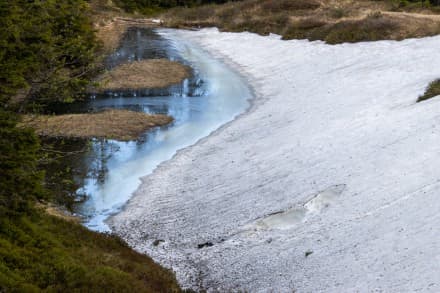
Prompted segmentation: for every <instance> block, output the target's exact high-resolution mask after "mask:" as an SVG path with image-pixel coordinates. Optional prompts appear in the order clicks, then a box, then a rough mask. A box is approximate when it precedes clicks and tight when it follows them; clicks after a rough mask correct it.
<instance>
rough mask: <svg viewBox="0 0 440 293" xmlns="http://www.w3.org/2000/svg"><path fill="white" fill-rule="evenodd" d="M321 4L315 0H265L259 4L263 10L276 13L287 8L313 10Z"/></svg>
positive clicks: (287, 9)
mask: <svg viewBox="0 0 440 293" xmlns="http://www.w3.org/2000/svg"><path fill="white" fill-rule="evenodd" d="M320 6H321V4H320V3H319V2H318V1H315V0H266V1H264V2H263V3H262V4H261V8H262V9H263V10H265V11H268V12H272V13H274V12H275V13H276V12H282V11H289V10H314V9H317V8H319V7H320Z"/></svg>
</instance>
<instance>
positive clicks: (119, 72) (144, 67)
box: [98, 59, 191, 91]
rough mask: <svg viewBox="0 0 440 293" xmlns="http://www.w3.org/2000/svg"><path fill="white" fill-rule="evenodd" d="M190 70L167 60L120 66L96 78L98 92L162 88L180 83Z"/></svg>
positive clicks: (136, 62) (145, 61) (137, 62)
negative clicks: (98, 84)
mask: <svg viewBox="0 0 440 293" xmlns="http://www.w3.org/2000/svg"><path fill="white" fill-rule="evenodd" d="M190 75H191V69H190V68H189V67H188V66H185V65H183V64H181V63H178V62H173V61H169V60H167V59H151V60H143V61H135V62H131V63H126V64H122V65H120V66H117V67H115V68H114V69H112V70H110V71H108V72H106V73H104V74H103V75H102V76H101V77H99V78H98V82H99V83H100V87H99V88H98V90H99V91H103V90H127V89H147V88H163V87H167V86H171V85H173V84H178V83H181V82H182V81H183V80H184V79H185V78H188V77H189V76H190Z"/></svg>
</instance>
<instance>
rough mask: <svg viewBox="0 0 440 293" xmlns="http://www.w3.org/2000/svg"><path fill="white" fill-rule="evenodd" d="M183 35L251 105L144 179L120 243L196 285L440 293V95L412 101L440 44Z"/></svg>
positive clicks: (434, 74)
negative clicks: (249, 94)
mask: <svg viewBox="0 0 440 293" xmlns="http://www.w3.org/2000/svg"><path fill="white" fill-rule="evenodd" d="M173 34H174V35H175V36H176V37H177V38H184V39H186V40H188V41H190V42H193V43H194V44H197V45H199V46H202V47H203V48H204V49H205V50H207V51H208V52H210V53H211V54H212V55H214V56H216V57H218V58H222V59H223V60H224V62H227V63H228V64H229V65H230V66H232V67H234V68H235V69H237V70H238V71H240V72H241V74H242V75H243V76H244V77H246V78H247V80H248V82H249V84H250V86H252V87H253V90H254V93H255V98H254V100H253V105H252V106H251V108H250V109H249V110H248V112H247V113H245V114H243V115H241V116H239V117H238V118H237V119H236V120H234V121H233V122H232V123H229V124H227V125H225V126H224V127H222V128H220V129H219V130H218V131H216V132H214V133H213V134H211V135H210V136H209V137H207V138H205V139H203V140H201V141H199V142H198V143H197V144H196V145H194V146H192V147H189V148H186V149H184V150H182V151H180V152H179V153H178V154H177V155H176V156H175V157H174V158H173V159H171V160H169V161H167V162H165V163H163V164H162V165H160V166H159V167H158V168H157V169H156V170H155V172H154V173H153V174H152V175H150V176H147V177H145V178H143V180H142V181H143V183H142V184H141V186H140V187H139V189H138V190H137V191H136V192H135V194H134V196H133V198H132V199H131V200H130V201H129V203H128V204H127V206H126V207H125V209H124V210H123V211H122V212H121V213H119V214H118V215H116V216H115V217H113V218H112V219H111V220H110V225H111V226H112V228H113V229H114V231H115V232H116V233H118V234H119V235H121V236H122V237H123V238H124V239H126V240H127V241H128V243H129V244H130V245H131V246H133V247H135V248H136V249H137V250H139V251H141V252H145V253H147V254H149V255H150V256H152V257H153V259H155V260H156V261H158V262H160V263H161V264H163V265H165V266H168V267H171V268H172V269H173V270H175V271H176V275H177V278H178V280H179V282H180V283H181V284H182V286H183V287H190V288H194V289H206V290H208V291H237V290H242V291H249V292H268V291H271V292H292V290H296V291H297V292H371V291H386V292H409V291H424V292H427V291H431V292H439V291H440V233H439V232H440V198H439V196H440V170H439V166H440V97H439V98H434V99H431V100H428V101H426V102H422V103H416V100H417V97H418V96H419V95H421V94H422V93H423V92H424V89H425V87H426V86H427V84H428V83H429V82H430V81H432V80H434V79H436V78H439V77H440V54H439V53H438V52H439V49H440V37H430V38H424V39H409V40H405V41H401V42H395V41H380V42H366V43H357V44H342V45H336V46H330V45H326V44H324V43H322V42H308V41H298V40H292V41H282V40H279V38H277V37H276V36H269V37H262V36H258V35H255V34H251V33H220V32H218V31H217V30H215V29H204V30H201V31H197V32H196V31H191V32H190V31H174V32H173ZM223 86H225V87H227V86H228V85H227V84H224V85H223ZM155 240H163V242H162V241H160V244H159V245H157V246H155V245H154V244H157V243H158V242H157V241H156V242H155Z"/></svg>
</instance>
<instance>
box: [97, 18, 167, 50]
mask: <svg viewBox="0 0 440 293" xmlns="http://www.w3.org/2000/svg"><path fill="white" fill-rule="evenodd" d="M117 15H118V14H111V15H99V16H95V23H94V26H95V29H96V37H97V38H98V40H99V41H100V42H101V43H102V47H103V51H104V53H106V54H109V53H111V52H112V51H114V50H116V49H117V48H118V46H119V44H120V42H121V39H122V37H123V36H124V33H125V32H126V31H127V29H128V28H130V27H157V26H158V25H160V23H156V22H154V21H153V20H151V19H144V18H131V17H129V16H127V17H120V16H117Z"/></svg>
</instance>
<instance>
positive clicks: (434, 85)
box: [417, 79, 440, 102]
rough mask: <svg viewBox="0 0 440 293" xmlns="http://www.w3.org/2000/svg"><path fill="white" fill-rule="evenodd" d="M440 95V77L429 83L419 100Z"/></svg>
mask: <svg viewBox="0 0 440 293" xmlns="http://www.w3.org/2000/svg"><path fill="white" fill-rule="evenodd" d="M439 95H440V79H437V80H434V81H433V82H431V83H430V84H429V86H428V88H427V89H426V91H425V93H424V94H423V95H422V96H420V97H419V98H418V100H417V102H422V101H426V100H428V99H431V98H434V97H436V96H439Z"/></svg>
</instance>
